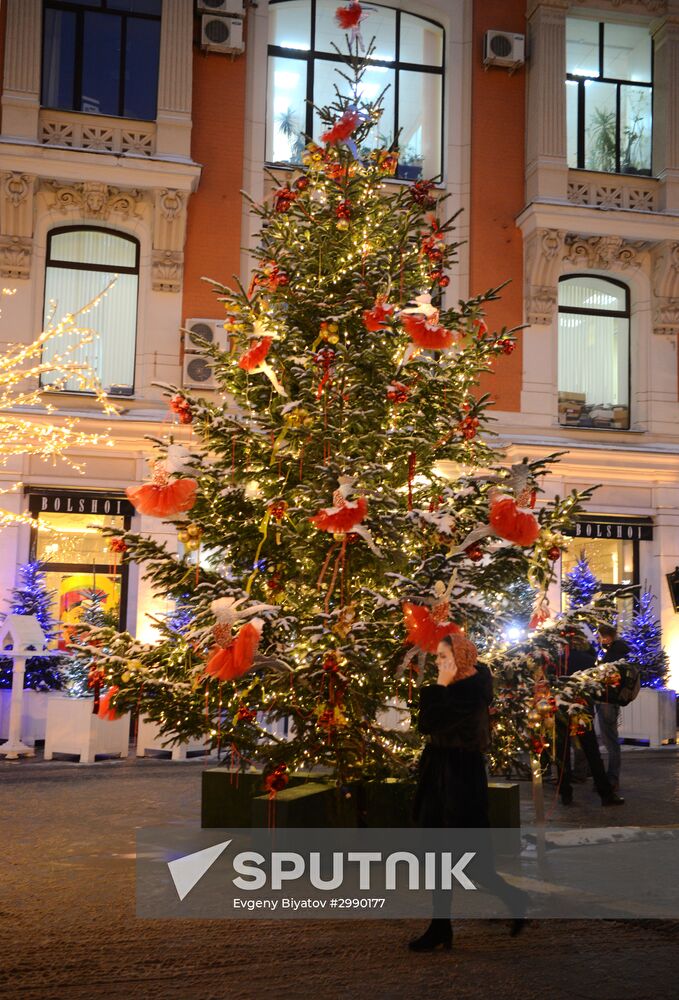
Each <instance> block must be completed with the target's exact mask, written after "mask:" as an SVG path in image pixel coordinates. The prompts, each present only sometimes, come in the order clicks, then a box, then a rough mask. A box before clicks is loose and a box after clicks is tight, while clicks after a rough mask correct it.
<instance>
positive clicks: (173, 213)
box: [158, 188, 184, 222]
mask: <svg viewBox="0 0 679 1000" xmlns="http://www.w3.org/2000/svg"><path fill="white" fill-rule="evenodd" d="M158 205H159V208H160V211H161V213H162V216H163V218H164V219H165V221H166V222H174V221H175V219H177V218H179V216H180V215H181V213H182V212H183V211H184V195H183V194H182V193H181V192H180V191H177V190H175V189H174V188H163V190H162V191H161V192H160V195H159V198H158Z"/></svg>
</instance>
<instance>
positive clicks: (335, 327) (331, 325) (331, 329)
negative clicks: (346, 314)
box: [328, 323, 339, 333]
mask: <svg viewBox="0 0 679 1000" xmlns="http://www.w3.org/2000/svg"><path fill="white" fill-rule="evenodd" d="M328 333H339V327H338V325H337V323H328Z"/></svg>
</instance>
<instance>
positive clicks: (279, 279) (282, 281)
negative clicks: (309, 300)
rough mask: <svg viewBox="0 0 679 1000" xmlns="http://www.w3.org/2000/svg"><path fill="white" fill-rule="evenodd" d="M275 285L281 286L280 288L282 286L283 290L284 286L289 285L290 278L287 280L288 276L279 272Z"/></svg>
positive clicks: (283, 272)
mask: <svg viewBox="0 0 679 1000" xmlns="http://www.w3.org/2000/svg"><path fill="white" fill-rule="evenodd" d="M276 284H277V285H281V286H282V287H283V288H284V287H285V286H286V285H289V284H290V278H289V277H288V275H287V274H286V273H285V271H281V272H280V274H279V275H278V277H277V279H276Z"/></svg>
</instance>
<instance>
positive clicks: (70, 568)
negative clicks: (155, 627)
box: [28, 514, 132, 631]
mask: <svg viewBox="0 0 679 1000" xmlns="http://www.w3.org/2000/svg"><path fill="white" fill-rule="evenodd" d="M92 516H93V517H96V516H97V515H92ZM122 516H123V530H124V531H129V530H130V526H131V524H132V518H131V517H130V515H129V514H123V515H122ZM39 531H40V514H37V515H35V516H34V517H32V518H31V527H30V536H29V541H28V557H29V559H30V561H31V562H35V561H36V559H37V552H38V532H39ZM40 567H41V569H42V570H44V571H45V572H48V573H80V572H83V573H84V572H86V571H89V570H92V574H93V576H94V578H95V580H96V577H97V576H116V577H118V579H119V580H120V605H119V609H118V610H119V616H118V617H119V622H118V624H119V628H120V629H121V630H122V631H124V630H125V629H126V628H127V612H128V605H129V599H130V595H129V590H130V567H129V564H128V562H127V561H126V560H124V559H123V560H121V562H120V563H118V565H117V566H116V567H115V569H114V567H113V566H112V565H110V566H106V565H104V564H103V563H69V562H43V561H41V562H40Z"/></svg>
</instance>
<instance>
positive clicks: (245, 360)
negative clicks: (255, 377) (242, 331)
mask: <svg viewBox="0 0 679 1000" xmlns="http://www.w3.org/2000/svg"><path fill="white" fill-rule="evenodd" d="M272 344H273V337H262V339H261V340H258V341H257V343H256V344H253V346H252V347H249V348H248V350H247V351H246V352H245V354H243V355H242V356H241V357H240V358H239V360H238V367H239V368H242V369H243V371H244V372H254V371H255V370H256V369H257V368H259V366H260V365H261V363H262V362H263V361H264V359H265V358H266V356H267V354H268V353H269V350H270V348H271V345H272Z"/></svg>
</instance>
